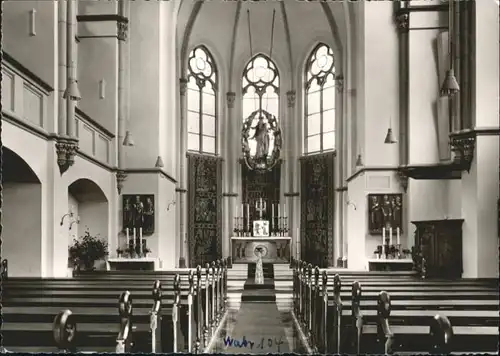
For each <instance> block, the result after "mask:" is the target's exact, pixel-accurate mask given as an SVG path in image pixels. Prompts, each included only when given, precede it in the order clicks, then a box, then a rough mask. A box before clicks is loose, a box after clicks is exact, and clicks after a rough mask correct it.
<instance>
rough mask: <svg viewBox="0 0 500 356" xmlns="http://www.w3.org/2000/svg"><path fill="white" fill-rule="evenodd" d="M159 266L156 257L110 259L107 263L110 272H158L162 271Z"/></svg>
mask: <svg viewBox="0 0 500 356" xmlns="http://www.w3.org/2000/svg"><path fill="white" fill-rule="evenodd" d="M159 265H160V263H159V259H158V258H154V257H138V258H125V257H123V258H109V259H108V261H107V262H106V269H107V270H108V271H123V270H135V271H137V270H140V271H141V270H142V271H157V270H159V269H160V268H159V267H160V266H159Z"/></svg>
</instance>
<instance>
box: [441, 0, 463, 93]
mask: <svg viewBox="0 0 500 356" xmlns="http://www.w3.org/2000/svg"><path fill="white" fill-rule="evenodd" d="M454 2H455V0H448V12H449V13H448V56H449V59H448V62H449V69H448V70H447V71H446V77H445V78H444V82H443V86H442V87H441V95H442V96H453V95H455V94H456V93H458V92H459V91H460V86H459V85H458V81H457V78H456V77H455V71H454V70H453V61H454V52H455V44H454V42H453V33H454V32H455V21H454V18H453V16H454V14H453V8H454V4H453V3H454Z"/></svg>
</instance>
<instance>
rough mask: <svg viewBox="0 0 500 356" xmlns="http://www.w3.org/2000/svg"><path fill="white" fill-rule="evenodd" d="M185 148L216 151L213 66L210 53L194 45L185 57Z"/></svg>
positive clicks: (214, 74) (215, 77)
mask: <svg viewBox="0 0 500 356" xmlns="http://www.w3.org/2000/svg"><path fill="white" fill-rule="evenodd" d="M187 80H188V84H187V123H188V137H187V148H188V150H190V151H196V152H199V153H209V154H216V153H217V67H216V66H215V62H214V60H213V58H212V56H211V55H210V52H208V50H207V49H206V48H205V47H203V46H198V47H196V48H195V49H193V50H192V51H191V53H190V54H189V58H188V75H187Z"/></svg>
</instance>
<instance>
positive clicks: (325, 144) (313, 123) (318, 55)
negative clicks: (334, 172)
mask: <svg viewBox="0 0 500 356" xmlns="http://www.w3.org/2000/svg"><path fill="white" fill-rule="evenodd" d="M305 80H306V83H305V89H306V90H305V94H306V100H305V122H304V141H305V142H304V153H305V154H310V153H320V152H324V151H328V150H333V149H334V148H335V62H334V58H333V51H332V49H331V48H330V47H328V46H327V45H325V44H322V43H321V44H319V45H318V46H316V48H315V49H314V50H313V51H312V53H311V55H310V56H309V59H308V61H307V65H306V72H305Z"/></svg>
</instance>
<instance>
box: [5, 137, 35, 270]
mask: <svg viewBox="0 0 500 356" xmlns="http://www.w3.org/2000/svg"><path fill="white" fill-rule="evenodd" d="M2 170H3V172H2V176H3V207H4V209H3V211H2V213H3V231H2V259H3V258H6V259H8V261H9V275H10V276H12V277H39V276H40V275H41V262H42V184H41V182H40V180H39V179H38V177H37V176H36V174H35V172H33V170H32V169H31V168H30V166H29V165H28V164H27V163H26V162H25V161H24V160H23V159H22V158H21V157H20V156H19V155H17V154H16V153H15V152H14V151H12V150H10V149H8V148H6V147H3V162H2Z"/></svg>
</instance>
